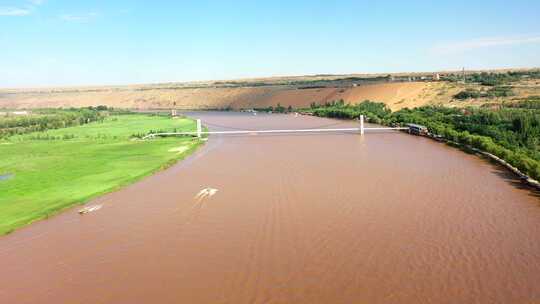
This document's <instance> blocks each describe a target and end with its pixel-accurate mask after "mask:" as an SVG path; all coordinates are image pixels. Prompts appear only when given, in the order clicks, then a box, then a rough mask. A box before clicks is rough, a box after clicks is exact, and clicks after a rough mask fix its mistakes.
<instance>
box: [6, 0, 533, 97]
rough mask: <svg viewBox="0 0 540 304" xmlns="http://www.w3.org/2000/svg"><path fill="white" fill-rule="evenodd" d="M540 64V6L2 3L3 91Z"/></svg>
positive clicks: (122, 0)
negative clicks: (10, 89)
mask: <svg viewBox="0 0 540 304" xmlns="http://www.w3.org/2000/svg"><path fill="white" fill-rule="evenodd" d="M461 67H465V68H467V69H480V68H504V67H540V1H538V0H531V1H521V0H515V1H506V0H505V1H497V0H490V1H482V0H478V1H471V0H467V1H461V0H454V1H414V0H409V1H361V0H356V1H316V0H306V1H276V0H273V1H265V2H263V1H204V0H202V1H173V0H170V1H159V0H157V1H146V0H145V1H142V0H140V1H137V0H115V1H113V0H97V1H73V0H0V87H32V86H59V85H93V84H95V85H99V84H127V83H154V82H171V81H190V80H210V79H234V78H244V77H259V76H279V75H304V74H335V73H366V72H376V73H378V72H385V73H386V72H400V71H433V70H444V69H460V68H461Z"/></svg>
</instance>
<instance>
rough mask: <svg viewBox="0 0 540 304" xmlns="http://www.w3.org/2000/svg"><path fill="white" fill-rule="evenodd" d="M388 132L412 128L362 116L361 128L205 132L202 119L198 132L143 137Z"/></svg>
mask: <svg viewBox="0 0 540 304" xmlns="http://www.w3.org/2000/svg"><path fill="white" fill-rule="evenodd" d="M387 130H410V127H365V126H364V115H360V127H359V128H330V129H281V130H280V129H277V130H233V131H203V129H202V122H201V120H200V119H197V131H191V132H161V133H152V134H149V135H147V136H145V137H143V139H150V138H154V137H161V136H182V135H183V136H197V137H199V138H200V137H202V136H203V135H228V134H229V135H234V134H236V135H238V134H278V133H325V132H359V133H360V135H364V134H365V132H366V131H387Z"/></svg>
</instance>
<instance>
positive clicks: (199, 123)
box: [197, 119, 202, 138]
mask: <svg viewBox="0 0 540 304" xmlns="http://www.w3.org/2000/svg"><path fill="white" fill-rule="evenodd" d="M201 132H202V124H201V120H200V119H197V137H198V138H201V137H202V134H201Z"/></svg>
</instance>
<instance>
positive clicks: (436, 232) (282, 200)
mask: <svg viewBox="0 0 540 304" xmlns="http://www.w3.org/2000/svg"><path fill="white" fill-rule="evenodd" d="M193 115H194V116H198V117H201V118H202V119H203V122H205V123H207V124H208V126H209V127H210V128H211V129H217V128H218V127H219V126H221V127H222V128H221V129H223V130H225V129H234V128H238V129H246V128H249V129H278V128H283V129H285V128H287V129H288V128H311V127H321V126H330V125H333V126H332V127H338V126H344V127H345V126H352V125H354V122H342V121H335V120H329V119H321V118H315V117H302V116H301V117H294V116H293V115H257V116H254V115H251V114H239V113H193ZM335 124H338V125H335ZM225 127H227V128H225ZM92 204H94V205H95V204H99V205H102V206H103V207H102V208H101V209H100V210H98V211H96V212H92V213H88V214H85V215H83V216H81V215H79V214H78V213H77V211H78V210H79V209H80V208H74V209H71V210H68V211H66V212H64V213H62V214H60V215H58V216H55V217H53V218H51V219H48V220H45V221H41V222H37V223H34V224H32V225H30V226H28V227H26V228H23V229H21V230H18V231H16V232H14V233H13V234H11V235H7V236H4V237H1V238H0V269H1V276H0V303H535V301H540V242H539V237H540V199H539V195H538V193H535V192H532V191H530V190H528V189H525V188H522V187H521V186H520V184H519V182H518V181H516V180H515V179H514V178H513V177H512V176H511V175H510V174H508V173H507V172H506V171H504V170H502V169H501V168H500V167H498V166H496V165H493V164H490V163H489V162H487V161H486V160H483V159H480V158H478V157H476V156H474V155H470V154H466V153H464V152H462V151H459V150H457V149H454V148H450V147H447V146H445V145H443V144H441V143H437V142H434V141H431V140H429V139H426V138H421V137H415V136H409V135H406V134H402V133H397V132H384V133H376V134H371V133H369V134H366V135H365V136H363V137H361V136H359V135H357V134H347V133H333V134H302V135H293V134H289V135H284V134H280V135H242V136H214V137H212V138H211V139H210V140H209V141H208V143H207V144H206V146H205V147H203V148H202V149H201V150H199V151H198V152H196V153H195V154H194V155H192V156H191V157H189V158H188V159H186V160H185V161H183V162H182V163H180V164H178V165H176V166H173V167H172V168H170V169H168V170H165V171H163V172H160V173H158V174H156V175H154V176H152V177H149V178H146V179H144V180H143V181H141V182H139V183H136V184H134V185H132V186H129V187H127V188H125V189H123V190H120V191H117V192H115V193H111V194H108V195H105V196H103V197H101V198H99V199H96V200H94V201H93V202H92Z"/></svg>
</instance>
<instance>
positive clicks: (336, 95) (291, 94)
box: [0, 82, 444, 110]
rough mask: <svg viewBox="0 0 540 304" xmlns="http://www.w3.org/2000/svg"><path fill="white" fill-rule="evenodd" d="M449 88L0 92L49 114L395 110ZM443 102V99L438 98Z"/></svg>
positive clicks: (5, 100)
mask: <svg viewBox="0 0 540 304" xmlns="http://www.w3.org/2000/svg"><path fill="white" fill-rule="evenodd" d="M443 85H444V84H443V83H437V82H402V83H380V84H366V85H360V86H357V87H352V86H351V87H325V88H307V89H306V88H298V87H293V86H287V85H276V86H261V87H236V88H227V87H203V88H182V87H177V88H174V87H173V88H171V87H149V86H126V87H102V88H90V89H89V88H80V89H77V88H71V89H55V90H46V89H42V90H11V91H7V90H4V91H0V107H2V108H48V107H82V106H97V105H108V106H113V107H119V108H139V109H148V108H170V107H177V108H181V109H216V108H227V107H232V108H234V109H239V108H260V107H267V106H276V105H278V104H281V105H282V106H285V107H287V106H289V105H290V106H293V107H295V108H298V107H308V106H309V105H310V104H311V103H312V102H315V103H325V102H329V101H333V100H338V99H343V100H345V101H346V102H347V103H358V102H362V101H364V100H373V101H379V102H384V103H386V104H388V105H389V107H390V108H391V109H392V110H397V109H400V108H403V107H414V106H420V105H424V104H428V103H431V102H433V100H435V99H436V97H437V96H439V95H438V94H440V92H441V88H442V86H443ZM439 97H440V96H439Z"/></svg>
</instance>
